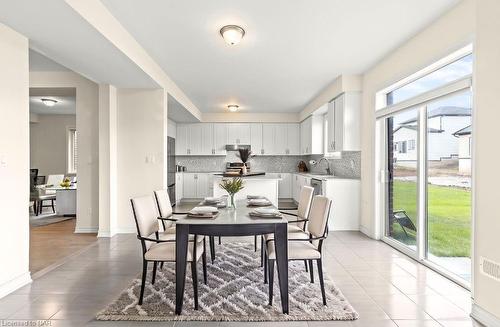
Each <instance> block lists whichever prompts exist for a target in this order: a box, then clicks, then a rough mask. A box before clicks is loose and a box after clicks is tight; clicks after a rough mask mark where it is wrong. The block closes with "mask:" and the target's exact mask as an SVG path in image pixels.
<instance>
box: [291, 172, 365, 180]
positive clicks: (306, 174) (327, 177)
mask: <svg viewBox="0 0 500 327" xmlns="http://www.w3.org/2000/svg"><path fill="white" fill-rule="evenodd" d="M294 174H298V175H302V176H306V177H310V178H316V179H320V180H323V181H326V180H331V179H359V178H356V177H341V176H334V175H318V174H314V173H309V172H307V173H301V172H295V173H294Z"/></svg>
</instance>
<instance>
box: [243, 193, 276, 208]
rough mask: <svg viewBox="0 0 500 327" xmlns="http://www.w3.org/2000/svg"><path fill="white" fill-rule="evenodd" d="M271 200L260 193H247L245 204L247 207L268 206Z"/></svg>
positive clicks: (270, 204)
mask: <svg viewBox="0 0 500 327" xmlns="http://www.w3.org/2000/svg"><path fill="white" fill-rule="evenodd" d="M272 205H273V204H272V202H271V201H269V200H268V199H267V198H266V197H264V196H260V195H247V206H249V207H268V206H272Z"/></svg>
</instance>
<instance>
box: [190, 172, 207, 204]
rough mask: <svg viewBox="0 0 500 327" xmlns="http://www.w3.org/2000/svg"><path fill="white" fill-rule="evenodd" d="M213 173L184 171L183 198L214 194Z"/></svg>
mask: <svg viewBox="0 0 500 327" xmlns="http://www.w3.org/2000/svg"><path fill="white" fill-rule="evenodd" d="M212 184H213V181H212V174H211V173H183V198H188V199H201V198H205V197H207V196H212V193H213V185H212Z"/></svg>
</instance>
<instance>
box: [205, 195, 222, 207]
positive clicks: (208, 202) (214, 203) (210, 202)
mask: <svg viewBox="0 0 500 327" xmlns="http://www.w3.org/2000/svg"><path fill="white" fill-rule="evenodd" d="M201 204H202V205H204V206H210V207H216V208H219V209H221V208H225V207H227V197H213V196H210V197H206V198H204V199H203V202H201Z"/></svg>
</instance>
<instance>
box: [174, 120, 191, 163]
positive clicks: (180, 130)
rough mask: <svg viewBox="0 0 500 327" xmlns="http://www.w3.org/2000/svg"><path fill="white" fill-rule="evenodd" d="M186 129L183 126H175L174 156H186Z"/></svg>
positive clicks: (185, 126)
mask: <svg viewBox="0 0 500 327" xmlns="http://www.w3.org/2000/svg"><path fill="white" fill-rule="evenodd" d="M187 142H188V127H187V125H185V124H177V131H176V137H175V155H177V156H185V155H187V154H188V147H187Z"/></svg>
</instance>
